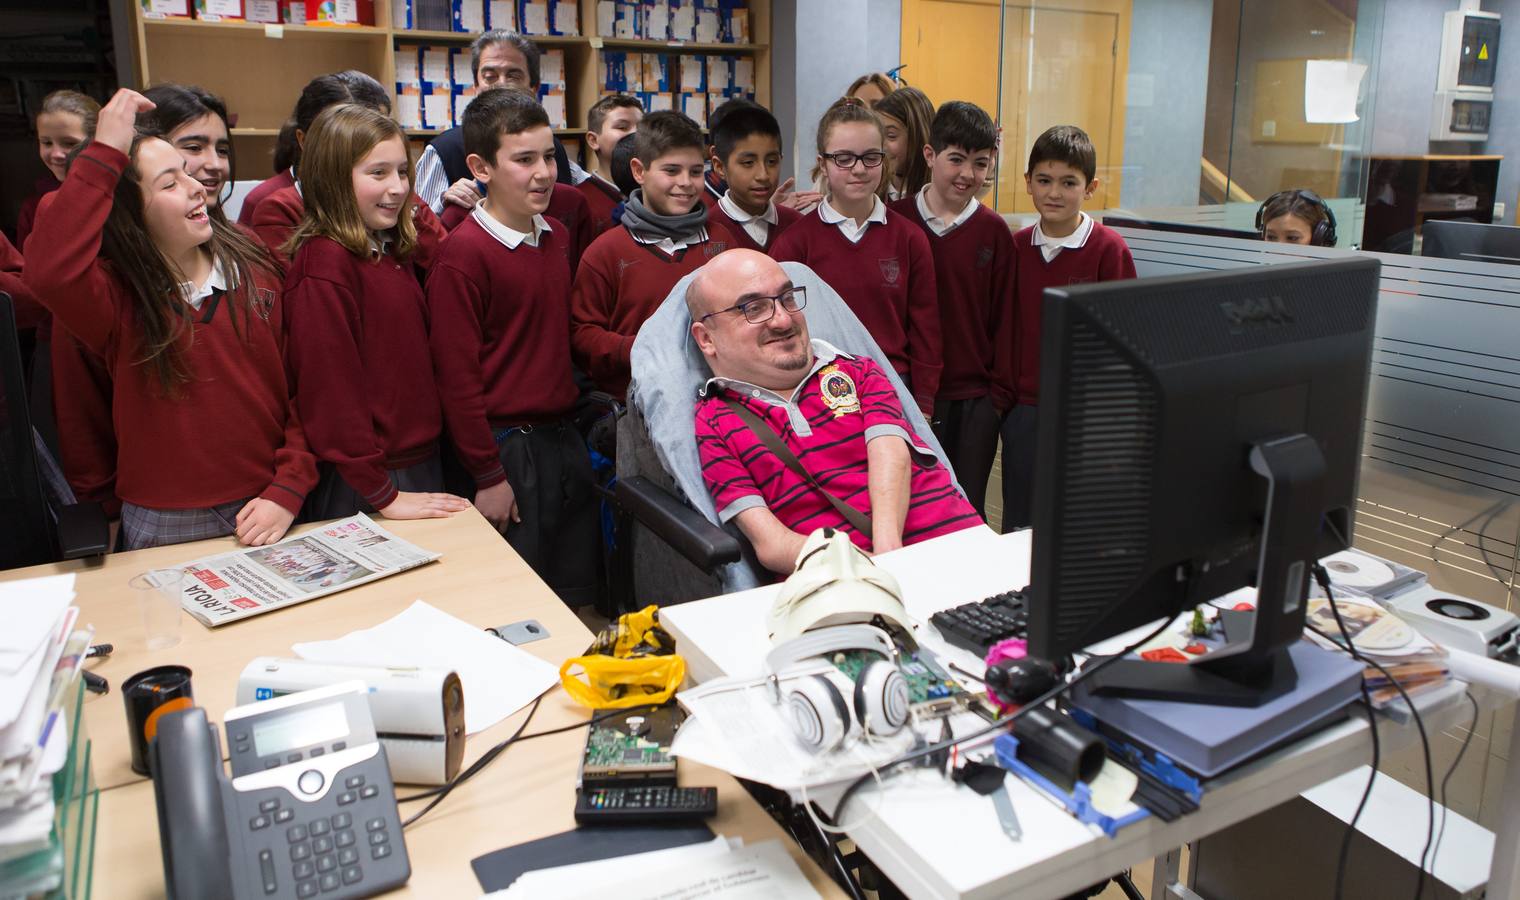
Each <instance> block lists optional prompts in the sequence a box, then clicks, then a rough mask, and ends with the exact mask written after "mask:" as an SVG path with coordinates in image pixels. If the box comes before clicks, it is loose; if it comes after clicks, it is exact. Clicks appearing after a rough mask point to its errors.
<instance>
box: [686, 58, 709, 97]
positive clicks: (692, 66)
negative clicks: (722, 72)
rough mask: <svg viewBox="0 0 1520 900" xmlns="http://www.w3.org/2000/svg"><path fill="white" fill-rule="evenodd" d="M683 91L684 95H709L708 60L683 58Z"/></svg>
mask: <svg viewBox="0 0 1520 900" xmlns="http://www.w3.org/2000/svg"><path fill="white" fill-rule="evenodd" d="M681 91H682V92H683V93H686V92H700V93H704V94H705V93H707V60H706V58H705V57H701V56H682V57H681Z"/></svg>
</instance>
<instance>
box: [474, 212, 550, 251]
mask: <svg viewBox="0 0 1520 900" xmlns="http://www.w3.org/2000/svg"><path fill="white" fill-rule="evenodd" d="M470 218H472V219H474V220H475V221H476V222H478V223H480V227H481V228H484V229H485V230H486V234H489V235H490V236H491V237H493V238H496V239H497V240H498V241H501V242H502V244H504V245H505V246H506V248H507V249H508V250H516V249H517V248H518V247H519V246H521V245H523V244H527V245H528V246H529V247H537V246H538V238H539V236H540V235H542V234H543V233H544V232H546V231H552V230H553V229H552V228H550V227H549V222H548V220H547V219H545V218H544V217H543V216H539V215H535V216H534V217H533V233H532V234H529V233H527V232H524V231H518V230H517V229H516V228H511V227H508V226H507V225H504V224H502V223H501V222H499V221H497V219H496V217H495V216H493V215H491V214H490V213H488V212H486V201H484V200H482V201H480V202H479V203H477V204H475V208H474V209H473V210H471V211H470Z"/></svg>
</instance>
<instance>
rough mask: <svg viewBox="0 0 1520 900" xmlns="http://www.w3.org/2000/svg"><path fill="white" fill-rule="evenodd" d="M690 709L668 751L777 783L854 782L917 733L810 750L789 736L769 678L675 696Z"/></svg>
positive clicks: (905, 747) (789, 786) (727, 681)
mask: <svg viewBox="0 0 1520 900" xmlns="http://www.w3.org/2000/svg"><path fill="white" fill-rule="evenodd" d="M829 668H830V667H829V664H828V663H826V662H822V661H819V662H818V664H817V666H816V667H812V668H799V669H797V670H795V672H792V673H789V674H788V677H787V678H786V679H783V680H782V681H781V685H782V687H783V689H784V688H785V685H786V682H787V681H789V680H791V678H792V677H809V678H810V677H812V675H813V674H816V673H821V672H826V671H828V669H829ZM676 699H677V700H679V701H680V702H681V705H682V706H684V707H685V708H686V711H687V712H688V713H689V714H690V717H689V718H687V720H686V721H685V723H683V724H682V725H681V730H680V731H679V732H677V733H676V739H675V741H674V743H672V744H671V748H670V750H671V753H672V754H673V755H675V756H680V757H685V758H687V759H691V760H695V761H696V762H699V763H703V764H704V765H709V766H712V767H714V768H717V769H722V770H723V771H725V772H728V773H729V774H731V775H733V776H735V777H738V778H748V779H749V780H751V781H759V782H763V783H765V784H768V785H770V786H772V787H775V788H780V789H782V790H794V789H797V788H802V787H809V788H811V787H818V786H820V785H826V784H834V783H836V782H841V781H853V780H854V779H856V778H859V777H860V776H861V775H865V774H866V773H868V772H870V771H871V770H872V768H873V767H875V766H881V765H883V764H885V763H887V762H889V761H890V760H893V759H896V758H897V757H899V756H901V755H902V754H903V753H905V752H907V751H909V750H911V749H913V747H914V745H915V743H916V741H917V740H918V738H917V737H916V735H915V734H914V733H913V730H912V729H911V728H904V729H903V730H902V731H899V732H898V733H897V734H894V735H890V736H887V737H873V738H871V739H870V740H859V739H854V738H852V739H850V740H848V741H846V742H845V745H844V747H842V748H841V749H839V750H835V751H833V752H830V753H817V754H815V753H812V752H810V751H808V750H806V749H805V748H803V746H802V745H801V744H800V743H798V741H797V739H796V738H795V737H793V736H792V732H791V727H790V726H789V725H788V724H787V722H786V720H785V719H784V718H782V715H783V708H782V707H781V706H780V705H778V704H777V702H776V699H775V694H774V693H773V689H772V682H771V680H770V679H769V678H714V679H712V680H710V681H706V682H703V683H702V684H701V685H699V686H697V687H695V688H692V689H691V690H688V691H682V692H681V693H679V694H677V695H676Z"/></svg>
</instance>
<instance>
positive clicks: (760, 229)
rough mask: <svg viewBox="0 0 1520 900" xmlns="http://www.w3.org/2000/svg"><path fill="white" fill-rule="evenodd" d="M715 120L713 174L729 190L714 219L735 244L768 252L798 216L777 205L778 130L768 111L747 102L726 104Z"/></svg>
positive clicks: (714, 214) (758, 105) (778, 124)
mask: <svg viewBox="0 0 1520 900" xmlns="http://www.w3.org/2000/svg"><path fill="white" fill-rule="evenodd" d="M723 106H724V107H730V108H729V109H728V110H727V111H726V114H725V115H723V116H722V117H721V118H720V117H718V116H717V115H714V116H713V121H714V124H713V127H712V139H713V160H712V162H713V172H714V173H715V174H716V175H717V176H718V177H719V178H720V179H723V180H724V181H725V182H726V183H727V185H728V189H727V190H726V191H725V193H724V194H723V196H721V197H719V198H718V202H717V205H716V206H714V207H712V217H713V218H714V219H716V220H717V221H719V222H722V223H723V226H724V227H725V228H727V229H728V231H729V233H730V234H732V235H733V236H734V245H735V246H737V247H743V248H745V249H747V250H758V251H760V252H761V253H768V252H769V251H770V249H771V244H773V243H774V242H775V240H776V238H777V237H778V236H779V235H780V234H781V232H782V231H783V230H785V229H786V228H788V227H789V226H791V225H793V224H795V223H796V222H797V220H799V219H801V218H802V213H800V212H798V211H797V210H795V209H791V208H790V207H785V206H777V205H776V201H775V199H774V198H775V196H776V188H777V187H779V186H780V184H781V125H780V123H778V122H777V121H776V117H775V116H773V115H771V111H770V110H768V109H766V108H765V107H763V106H761V105H760V104H758V103H752V102H750V101H748V100H730V101H728V102H727V103H725V104H723Z"/></svg>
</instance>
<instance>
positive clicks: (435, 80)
mask: <svg viewBox="0 0 1520 900" xmlns="http://www.w3.org/2000/svg"><path fill="white" fill-rule="evenodd" d="M421 59H422V88H423V92H424V93H426V92H427V91H429V90H431V89H433V88H435V87H443V88H445V89H447V90H450V91H452V90H453V89H454V76H453V74H452V73H451V71H450V68H449V48H448V47H423V48H422V54H421Z"/></svg>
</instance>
